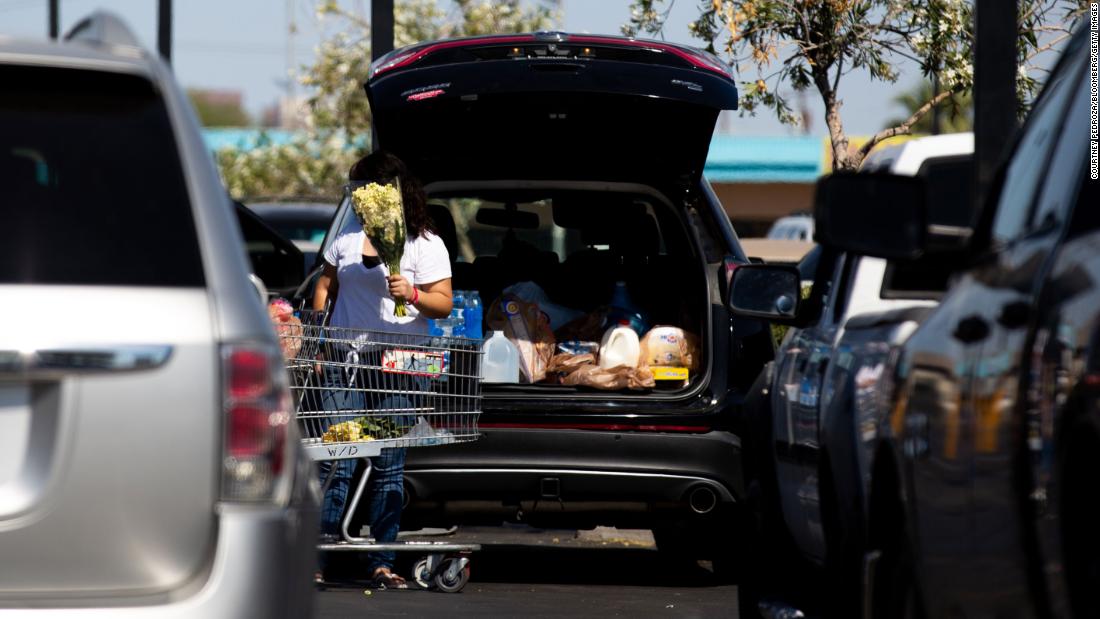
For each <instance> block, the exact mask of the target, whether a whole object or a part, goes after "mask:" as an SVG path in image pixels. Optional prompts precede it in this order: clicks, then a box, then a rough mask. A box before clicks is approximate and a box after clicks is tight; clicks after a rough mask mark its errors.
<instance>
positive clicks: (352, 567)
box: [316, 527, 737, 618]
mask: <svg viewBox="0 0 1100 619" xmlns="http://www.w3.org/2000/svg"><path fill="white" fill-rule="evenodd" d="M449 539H454V540H456V541H457V540H468V541H474V542H477V543H480V544H482V550H481V551H480V552H478V553H477V554H475V555H474V558H473V561H472V563H471V566H472V569H471V580H470V583H469V584H468V585H466V588H465V589H464V590H463V591H462V592H461V593H457V594H444V593H437V592H431V591H421V590H418V589H416V588H415V585H414V586H413V588H411V589H408V590H387V591H369V593H368V588H367V583H366V582H365V581H363V580H360V579H357V578H356V573H355V572H356V564H355V559H354V557H351V556H349V558H347V559H344V560H343V565H341V566H340V569H339V572H340V574H339V575H340V576H341V578H340V580H341V582H340V583H338V584H335V585H333V586H330V587H327V588H326V589H324V590H322V591H321V592H319V594H318V596H317V606H316V608H317V616H318V617H324V618H337V617H363V616H368V615H369V616H378V617H420V616H427V615H429V614H435V613H441V612H445V613H447V615H448V616H453V617H489V616H494V617H499V616H518V615H523V616H525V617H549V616H563V615H568V616H576V617H588V616H592V617H596V616H598V617H626V616H630V617H736V613H737V611H736V608H737V587H736V586H735V585H732V584H724V583H721V582H719V581H718V579H716V578H715V577H714V575H713V574H712V573H711V572H710V570H709V565H707V564H706V563H705V562H702V563H694V562H688V561H684V560H679V559H675V558H670V557H666V556H664V555H662V554H660V553H658V552H657V550H656V548H655V547H654V546H653V544H652V538H651V537H650V536H649V534H648V532H644V531H616V530H614V529H607V530H597V531H587V532H576V531H542V530H535V529H529V528H525V527H502V528H477V529H464V530H461V531H459V532H457V533H456V534H455V535H454V536H451V537H449ZM411 560H412V557H411V556H407V557H403V558H402V559H399V563H400V564H399V566H398V567H399V570H400V569H402V568H404V571H405V572H407V571H408V567H407V565H404V564H406V563H408V562H409V561H411Z"/></svg>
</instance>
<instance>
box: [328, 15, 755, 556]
mask: <svg viewBox="0 0 1100 619" xmlns="http://www.w3.org/2000/svg"><path fill="white" fill-rule="evenodd" d="M366 89H367V93H368V96H369V98H370V103H371V110H372V116H373V118H374V122H375V129H376V134H377V138H378V144H379V145H380V146H381V147H382V148H385V149H388V150H390V151H392V152H394V153H395V154H397V155H398V156H400V157H401V158H402V159H403V160H404V161H405V162H406V163H407V164H408V165H409V166H410V168H411V169H412V170H413V172H414V173H415V174H416V175H417V176H418V177H419V178H420V180H421V181H423V183H424V184H425V189H426V191H427V194H428V196H429V198H430V201H431V202H432V203H433V205H434V206H433V211H432V217H433V219H434V221H435V223H436V225H437V227H438V228H439V229H440V234H441V236H442V237H443V239H444V241H445V243H446V244H447V246H448V249H449V250H450V251H451V256H452V259H453V260H454V262H455V263H454V265H453V266H454V269H453V272H454V278H453V283H454V287H455V288H456V289H467V290H477V291H479V292H480V296H481V298H482V299H483V300H484V301H485V304H486V315H487V316H491V315H492V314H493V311H494V310H493V304H494V302H495V301H496V300H497V299H498V298H500V296H501V293H502V290H504V289H505V288H507V287H509V286H512V285H514V284H516V283H519V282H534V284H536V285H537V286H538V287H539V288H540V289H541V290H542V291H543V292H544V293H545V295H546V298H548V299H549V300H550V303H549V304H547V303H543V306H542V307H543V309H544V311H548V312H550V313H552V314H553V315H554V316H557V317H558V318H554V317H553V316H552V318H551V320H552V322H553V321H559V322H564V321H565V320H566V319H568V318H573V317H581V318H582V319H583V318H585V317H589V318H592V317H595V319H596V323H597V324H596V328H599V324H600V323H599V316H600V315H601V314H600V313H599V311H600V307H601V306H606V305H608V304H609V302H610V299H611V297H612V295H613V292H614V291H615V289H616V282H623V283H624V284H625V286H626V289H627V290H628V292H629V296H630V297H631V298H632V299H633V302H634V303H635V304H636V305H637V306H638V308H639V309H640V310H641V311H642V312H643V313H644V314H645V315H646V320H647V322H649V323H650V324H652V325H656V324H668V325H675V326H679V327H681V328H683V329H684V330H685V331H687V332H689V333H692V334H694V335H696V336H698V341H699V347H698V351H697V354H698V358H699V366H698V368H697V369H696V370H695V371H693V372H691V374H690V379H689V380H688V381H686V382H680V383H673V384H669V385H667V386H664V387H660V386H659V387H657V388H655V389H649V390H642V391H627V390H622V391H600V390H596V389H592V388H585V387H577V386H567V385H561V384H552V383H545V382H543V383H537V384H529V383H522V384H492V385H489V384H487V385H485V386H484V391H485V393H484V402H483V408H484V413H483V414H482V416H481V422H480V427H481V430H482V438H481V440H479V441H477V442H476V443H471V444H469V445H463V446H453V447H445V448H440V449H423V450H415V449H414V450H410V451H409V454H408V461H407V463H406V467H405V474H406V482H407V487H408V495H409V501H410V503H409V507H408V508H407V509H406V511H405V515H403V518H404V519H405V521H406V522H409V521H415V522H417V523H421V524H442V525H449V524H454V523H470V522H492V523H500V522H501V520H502V519H508V520H522V521H524V522H531V523H536V524H542V525H545V526H576V527H591V526H595V525H617V526H631V527H641V528H653V529H656V530H657V531H658V533H659V535H658V541H659V544H661V545H662V547H664V548H669V549H688V550H689V551H691V552H697V553H700V554H712V555H713V554H719V553H718V550H719V549H725V547H724V546H722V545H721V544H719V543H717V542H716V541H715V540H716V539H717V540H722V539H728V538H729V537H731V536H735V535H737V534H738V533H739V531H737V530H735V529H731V528H730V527H729V526H728V520H726V519H725V517H726V515H727V512H728V511H729V510H731V509H732V508H733V507H734V506H736V505H737V504H738V502H739V501H741V500H742V498H743V488H742V486H741V468H740V459H739V451H740V437H739V436H738V435H737V434H736V433H735V432H734V431H733V422H734V419H735V418H736V417H737V414H738V409H739V407H740V403H741V400H742V398H743V397H744V394H745V392H746V390H747V388H748V386H749V384H750V383H751V381H752V380H753V378H754V377H755V376H756V375H757V374H758V373H759V371H760V369H761V367H763V365H764V364H765V363H766V362H767V361H768V360H770V359H771V357H772V354H773V345H772V343H771V341H770V338H769V333H768V329H767V325H766V324H765V323H764V322H763V321H759V320H737V319H733V318H732V317H731V316H730V314H729V312H728V311H727V309H726V308H725V305H724V303H722V302H721V297H720V296H719V290H720V289H721V288H722V287H724V286H725V283H726V279H725V276H726V273H727V265H729V267H730V268H732V266H733V265H737V264H745V263H747V258H746V257H745V255H744V252H743V251H742V250H741V247H740V245H739V243H738V240H737V236H736V234H735V233H734V231H733V228H732V227H731V225H730V223H729V218H728V217H727V216H726V214H725V212H724V211H723V210H722V207H721V205H720V204H719V202H718V201H717V199H716V198H715V196H714V193H713V191H712V190H711V188H710V186H709V185H708V184H707V182H706V181H705V180H704V179H703V178H702V175H701V172H702V169H703V163H704V161H705V160H706V154H707V149H708V146H709V143H710V138H711V134H712V132H713V128H714V123H715V120H716V119H717V116H718V113H719V111H720V110H722V109H730V108H733V107H734V106H735V105H736V101H737V89H736V85H735V83H734V81H733V80H732V79H731V77H730V73H729V70H728V68H727V67H726V66H725V65H723V64H722V63H721V62H720V61H718V60H717V59H715V58H714V57H713V56H711V55H709V54H706V53H704V52H700V51H698V50H695V49H691V48H687V47H682V46H678V45H672V44H669V43H665V42H656V41H642V40H634V39H626V38H621V37H611V36H589V35H569V34H563V33H556V32H555V33H538V34H523V35H508V36H492V37H477V38H468V39H458V40H451V41H445V42H436V43H426V44H423V45H418V46H413V47H408V48H404V49H399V50H396V51H394V52H392V53H390V54H388V55H386V56H384V57H383V58H381V59H379V60H378V61H377V62H376V63H375V64H374V66H373V68H372V71H371V77H370V80H369V81H368V83H367V85H366ZM653 118H661V119H662V122H661V123H660V125H659V126H654V125H652V123H651V122H650V121H651V120H652V119H653ZM639 126H649V127H650V130H647V131H644V132H639V131H638V127H639ZM654 152H659V153H661V154H662V155H661V156H660V157H653V156H652V154H653V153H654ZM349 225H350V226H354V225H356V224H355V220H354V217H353V215H352V214H351V211H350V208H349V206H348V204H347V203H346V202H345V203H344V204H342V205H341V207H340V209H339V210H338V212H337V215H336V217H335V220H334V223H333V227H332V228H331V229H330V232H329V235H328V238H327V240H326V242H325V244H324V246H327V244H328V243H331V242H332V240H333V238H334V237H335V235H336V233H337V232H338V231H339V230H342V229H344V228H345V227H347V226H349ZM527 288H528V289H530V286H527ZM553 326H554V327H560V324H555V325H553ZM589 329H590V330H591V328H589ZM558 332H559V333H563V332H562V331H561V330H560V329H558ZM597 338H598V335H597ZM720 512H721V513H722V517H718V516H719V513H720ZM685 523H686V524H685ZM687 525H690V526H687ZM707 535H712V536H714V537H711V538H710V539H707V537H706V536H707ZM689 537H691V538H692V539H691V540H688V538H689ZM696 538H697V539H696ZM689 542H690V544H689ZM689 545H690V546H691V547H690V548H689ZM729 556H730V555H729V554H725V555H723V557H724V558H729Z"/></svg>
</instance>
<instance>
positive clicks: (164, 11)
mask: <svg viewBox="0 0 1100 619" xmlns="http://www.w3.org/2000/svg"><path fill="white" fill-rule="evenodd" d="M157 51H158V52H160V55H161V58H164V62H166V63H168V64H172V0H159V2H158V4H157Z"/></svg>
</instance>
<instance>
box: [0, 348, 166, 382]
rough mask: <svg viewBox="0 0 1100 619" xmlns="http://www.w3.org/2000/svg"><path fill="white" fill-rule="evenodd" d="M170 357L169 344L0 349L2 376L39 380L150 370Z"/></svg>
mask: <svg viewBox="0 0 1100 619" xmlns="http://www.w3.org/2000/svg"><path fill="white" fill-rule="evenodd" d="M171 356H172V347H171V346H167V345H122V346H102V347H100V346H95V347H86V348H84V347H81V348H50V349H43V350H34V351H19V350H0V376H12V375H14V376H33V377H35V378H37V377H52V376H63V375H67V374H74V373H81V374H96V373H104V372H131V371H136V370H151V369H153V368H156V367H160V366H161V365H164V364H165V363H166V362H167V361H168V358H169V357H171Z"/></svg>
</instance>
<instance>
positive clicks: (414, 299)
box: [412, 286, 420, 305]
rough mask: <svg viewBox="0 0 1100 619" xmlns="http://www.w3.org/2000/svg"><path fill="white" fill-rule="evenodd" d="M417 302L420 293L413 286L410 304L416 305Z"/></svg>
mask: <svg viewBox="0 0 1100 619" xmlns="http://www.w3.org/2000/svg"><path fill="white" fill-rule="evenodd" d="M419 302H420V291H419V290H417V289H416V286H413V298H412V304H413V305H416V304H417V303H419Z"/></svg>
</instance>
